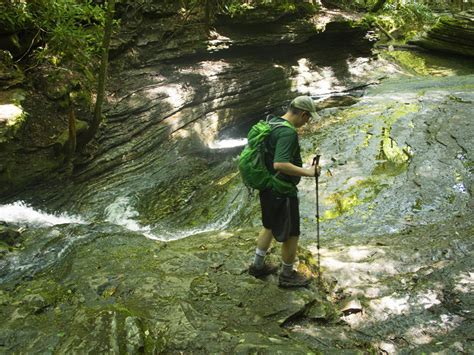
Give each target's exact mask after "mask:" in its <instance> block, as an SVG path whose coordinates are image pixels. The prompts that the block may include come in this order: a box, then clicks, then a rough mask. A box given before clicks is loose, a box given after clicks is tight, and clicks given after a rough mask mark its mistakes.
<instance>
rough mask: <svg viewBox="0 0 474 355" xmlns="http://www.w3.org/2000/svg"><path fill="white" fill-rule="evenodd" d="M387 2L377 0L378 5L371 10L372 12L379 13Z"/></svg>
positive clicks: (385, 0)
mask: <svg viewBox="0 0 474 355" xmlns="http://www.w3.org/2000/svg"><path fill="white" fill-rule="evenodd" d="M386 2H387V0H377V3H376V4H375V5H374V7H373V8H372V9H371V10H370V12H377V11H379V10H380V9H381V8H382V7H383V6H384V5H385V3H386Z"/></svg>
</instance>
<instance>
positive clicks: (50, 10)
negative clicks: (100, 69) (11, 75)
mask: <svg viewBox="0 0 474 355" xmlns="http://www.w3.org/2000/svg"><path fill="white" fill-rule="evenodd" d="M104 22H105V10H104V9H103V8H102V7H101V6H99V5H97V4H95V3H94V2H92V1H91V0H36V1H31V2H30V1H24V0H9V1H6V2H3V3H2V4H0V28H3V29H5V30H4V32H6V33H9V34H11V36H13V37H15V36H16V37H19V36H24V38H21V37H20V38H19V40H18V41H17V42H20V41H21V40H23V41H24V40H25V38H30V37H33V40H32V42H31V44H30V46H29V47H28V48H27V50H26V51H25V52H24V53H23V56H22V57H21V58H20V59H23V58H26V57H27V55H29V54H33V58H35V59H36V60H37V62H38V64H41V63H45V62H48V63H50V64H52V65H53V66H68V67H72V68H73V69H76V70H79V71H80V72H82V74H84V75H85V77H86V78H87V81H93V74H92V73H93V72H94V68H95V63H96V62H97V58H98V55H99V54H100V51H101V39H102V32H103V26H104ZM28 33H29V34H30V35H32V36H29V37H28V36H26V35H25V34H28Z"/></svg>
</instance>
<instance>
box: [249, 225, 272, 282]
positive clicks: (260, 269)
mask: <svg viewBox="0 0 474 355" xmlns="http://www.w3.org/2000/svg"><path fill="white" fill-rule="evenodd" d="M272 240H273V233H272V231H271V229H268V228H262V230H261V231H260V235H259V236H258V240H257V250H256V251H255V259H254V262H253V264H252V265H250V268H249V273H250V274H251V275H253V276H257V277H258V276H265V275H269V274H273V273H276V272H277V271H278V266H276V265H272V264H265V256H266V255H267V250H268V249H269V248H270V245H271V244H272Z"/></svg>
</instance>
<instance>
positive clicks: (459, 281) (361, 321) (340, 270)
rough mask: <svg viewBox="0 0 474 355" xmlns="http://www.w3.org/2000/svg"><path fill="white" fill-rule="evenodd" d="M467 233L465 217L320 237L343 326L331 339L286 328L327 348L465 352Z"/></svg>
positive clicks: (473, 228) (300, 326) (472, 286)
mask: <svg viewBox="0 0 474 355" xmlns="http://www.w3.org/2000/svg"><path fill="white" fill-rule="evenodd" d="M473 233H474V225H473V222H472V218H470V219H466V218H460V217H455V218H454V219H452V220H449V221H446V223H445V224H443V225H427V226H416V227H409V228H407V229H406V230H405V231H403V232H401V233H397V234H392V235H378V236H375V237H369V238H351V237H348V236H339V237H335V238H327V239H323V241H322V245H323V246H324V247H323V248H322V250H321V265H322V270H323V271H322V272H323V275H324V277H326V278H328V279H335V280H337V287H336V289H337V288H339V290H341V292H340V293H339V296H340V299H339V302H338V306H339V307H340V309H341V311H342V315H341V316H342V317H341V319H342V320H343V321H344V322H347V324H349V325H350V329H345V330H343V329H340V330H341V334H340V335H339V336H337V335H336V332H335V331H334V329H331V328H329V329H327V328H325V327H321V326H319V325H317V324H314V323H311V322H310V321H308V320H306V319H303V320H302V321H301V322H296V323H295V324H293V326H292V327H290V329H291V330H293V331H294V332H296V333H297V334H299V337H300V338H301V339H307V340H308V341H309V339H311V337H312V336H315V337H320V338H321V339H323V340H325V342H326V346H333V347H334V346H337V345H338V344H339V345H343V344H347V343H348V342H349V343H350V342H352V341H354V339H357V340H358V341H359V342H363V341H366V342H368V343H369V344H371V346H372V347H374V348H375V349H377V350H378V351H381V352H385V353H398V352H416V353H419V352H427V353H431V352H443V351H444V352H448V353H470V352H472V351H473V349H474V347H473V346H474V345H473V343H472V337H471V335H470V334H471V333H472V331H473V330H474V324H473V319H472V309H473V306H474V298H473V296H472V293H473V291H474V280H473V274H472V270H473V265H472V264H473V261H472V260H473V238H472V236H473V235H474V234H473ZM310 250H312V251H313V253H316V252H317V250H316V246H315V245H312V246H310ZM336 292H337V291H336ZM354 301H356V302H354ZM348 304H349V305H350V306H349V307H347V305H348ZM354 304H355V305H356V306H354ZM345 308H346V311H345V312H344V309H345ZM349 339H350V340H349Z"/></svg>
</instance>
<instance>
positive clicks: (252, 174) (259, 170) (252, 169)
mask: <svg viewBox="0 0 474 355" xmlns="http://www.w3.org/2000/svg"><path fill="white" fill-rule="evenodd" d="M283 126H286V127H289V128H291V129H293V130H295V127H293V125H292V124H291V123H289V122H288V121H285V122H278V123H271V122H269V119H267V120H266V121H263V120H262V121H259V122H257V123H256V124H254V125H253V126H252V128H251V129H250V131H249V133H248V136H247V145H246V147H245V149H244V150H243V151H242V153H241V154H240V157H239V172H240V176H241V177H242V180H243V182H244V184H245V185H246V186H247V187H248V188H250V189H256V190H265V189H269V188H270V189H272V190H274V191H276V192H278V193H280V194H284V195H296V192H297V189H296V186H295V185H294V184H292V183H291V182H288V181H285V180H282V179H279V178H278V177H277V175H278V173H277V174H276V175H273V174H271V173H270V171H269V170H268V169H267V167H266V165H265V153H266V147H265V139H266V138H267V137H268V136H269V135H270V133H271V132H272V130H273V129H276V128H278V127H283Z"/></svg>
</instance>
